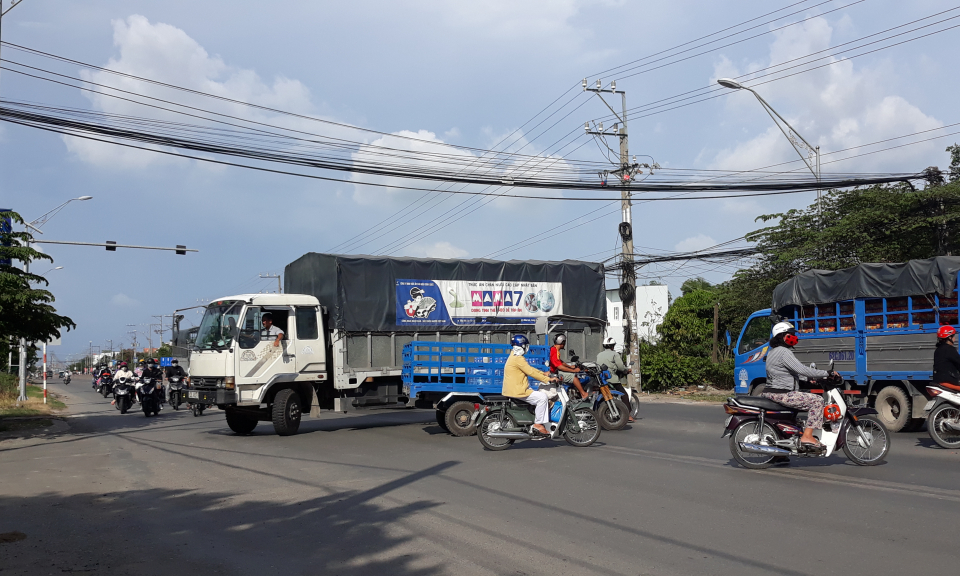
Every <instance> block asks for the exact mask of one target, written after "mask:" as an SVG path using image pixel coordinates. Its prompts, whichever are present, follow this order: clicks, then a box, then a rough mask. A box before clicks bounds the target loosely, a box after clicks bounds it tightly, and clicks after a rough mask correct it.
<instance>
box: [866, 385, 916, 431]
mask: <svg viewBox="0 0 960 576" xmlns="http://www.w3.org/2000/svg"><path fill="white" fill-rule="evenodd" d="M874 406H875V407H876V409H877V412H879V414H880V421H881V422H883V425H884V426H886V427H887V430H889V431H890V432H899V431H901V430H903V428H904V427H905V426H906V425H907V424H908V423H909V422H910V398H909V397H908V396H907V393H906V392H904V391H903V390H902V389H901V388H900V387H899V386H887V387H886V388H883V389H881V390H880V392H879V393H878V394H877V398H876V400H874Z"/></svg>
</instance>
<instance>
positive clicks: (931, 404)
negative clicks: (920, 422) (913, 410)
mask: <svg viewBox="0 0 960 576" xmlns="http://www.w3.org/2000/svg"><path fill="white" fill-rule="evenodd" d="M935 402H936V400H930V401H929V402H927V405H926V406H924V407H923V411H924V412H928V411H929V410H930V409H931V408H933V404H934V403H935Z"/></svg>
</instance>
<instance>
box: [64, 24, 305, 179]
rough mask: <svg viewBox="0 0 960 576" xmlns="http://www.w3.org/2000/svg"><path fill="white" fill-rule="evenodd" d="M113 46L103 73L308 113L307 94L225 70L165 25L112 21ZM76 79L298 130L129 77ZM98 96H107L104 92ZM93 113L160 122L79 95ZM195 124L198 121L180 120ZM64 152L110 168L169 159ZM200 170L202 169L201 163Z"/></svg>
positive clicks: (91, 147) (78, 147) (107, 151)
mask: <svg viewBox="0 0 960 576" xmlns="http://www.w3.org/2000/svg"><path fill="white" fill-rule="evenodd" d="M113 43H114V46H116V48H117V49H118V50H119V56H116V57H113V58H110V60H109V61H108V62H107V63H106V64H105V66H104V67H105V68H109V69H111V70H117V71H120V72H126V73H129V74H134V75H136V76H140V77H144V78H150V79H153V80H158V81H160V82H164V83H167V84H173V85H176V86H182V87H185V88H190V89H193V90H198V91H201V92H206V93H208V94H214V95H217V96H226V97H229V98H231V99H234V100H239V101H242V102H252V103H256V104H260V105H263V106H269V107H273V108H278V109H282V110H286V111H291V112H298V113H309V112H310V111H311V110H312V109H313V105H312V104H311V99H310V92H309V90H307V88H306V87H305V86H304V85H303V84H301V83H300V82H299V81H297V80H291V79H289V78H284V77H282V76H278V77H276V78H274V80H273V82H272V83H266V82H264V81H263V80H261V78H260V77H259V76H258V75H257V73H256V72H254V71H253V70H248V69H243V68H237V67H234V66H230V65H228V64H227V63H226V62H224V61H223V59H222V58H220V57H219V56H216V55H211V54H209V53H208V52H207V51H206V50H205V49H204V48H203V46H201V45H200V44H199V43H198V42H197V41H196V40H194V39H193V38H191V37H190V36H189V35H188V34H187V33H186V32H184V31H183V30H181V29H180V28H177V27H175V26H171V25H169V24H163V23H159V22H158V23H156V24H153V23H151V22H150V21H149V20H147V18H145V17H143V16H140V15H132V16H130V17H128V18H127V19H126V20H114V21H113ZM80 74H81V77H82V78H83V79H84V80H87V81H90V82H96V83H99V84H105V85H108V86H114V87H117V88H119V89H122V90H128V91H131V92H134V93H138V94H145V95H148V96H151V97H155V98H163V99H167V100H174V101H176V102H180V103H184V104H189V105H195V106H198V107H200V108H205V109H215V110H216V111H218V112H220V113H224V114H230V115H233V116H240V117H243V118H247V119H252V120H258V121H267V122H271V123H274V124H282V125H287V126H292V125H297V124H299V125H301V127H302V123H303V121H302V120H299V121H296V122H294V121H293V120H291V119H289V118H278V117H275V116H272V115H270V114H267V113H263V112H257V111H254V110H253V109H251V108H249V107H246V106H243V105H240V104H230V103H225V102H214V101H213V100H211V99H209V98H204V97H200V96H190V95H188V94H185V93H183V92H175V91H173V90H171V89H167V88H163V87H160V86H156V85H153V84H148V83H146V82H142V81H140V80H136V79H133V78H127V77H122V76H116V75H113V74H110V73H108V72H102V71H91V70H82V71H81V73H80ZM104 92H109V91H106V90H104ZM84 95H85V96H86V97H87V98H88V99H90V101H91V102H92V104H93V107H94V108H95V109H97V110H101V111H104V112H108V113H112V114H128V115H132V116H141V117H142V116H148V117H165V118H169V117H170V116H163V114H164V113H163V112H160V111H157V110H152V109H150V108H148V107H144V106H140V105H137V104H134V103H133V102H129V101H124V100H119V99H117V98H112V97H109V96H105V95H100V94H95V93H92V92H84ZM178 121H187V122H191V123H200V122H201V121H200V120H197V119H192V120H183V119H182V117H181V118H178ZM64 141H65V142H66V145H67V148H68V149H69V150H70V151H71V152H72V153H74V154H76V155H77V157H79V158H80V159H81V160H83V161H85V162H88V163H91V164H94V165H97V166H100V167H112V168H141V167H144V166H147V165H151V164H157V163H167V162H172V161H173V159H172V158H170V157H167V156H163V155H160V154H155V153H152V152H145V151H140V150H135V149H131V148H121V147H118V146H115V145H111V144H102V143H98V142H93V141H90V140H83V139H79V138H71V137H64ZM204 165H205V164H204Z"/></svg>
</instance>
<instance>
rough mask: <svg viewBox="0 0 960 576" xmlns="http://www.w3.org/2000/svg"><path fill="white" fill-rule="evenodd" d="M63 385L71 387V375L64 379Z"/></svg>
mask: <svg viewBox="0 0 960 576" xmlns="http://www.w3.org/2000/svg"><path fill="white" fill-rule="evenodd" d="M63 385H64V386H69V385H70V375H69V374H67V375H66V376H64V377H63Z"/></svg>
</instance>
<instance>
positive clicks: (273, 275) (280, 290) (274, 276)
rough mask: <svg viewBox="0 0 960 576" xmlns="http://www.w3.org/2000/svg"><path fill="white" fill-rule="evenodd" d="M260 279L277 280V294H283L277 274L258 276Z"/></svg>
mask: <svg viewBox="0 0 960 576" xmlns="http://www.w3.org/2000/svg"><path fill="white" fill-rule="evenodd" d="M260 277H261V278H276V279H277V294H283V286H281V285H280V275H279V274H260Z"/></svg>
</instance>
